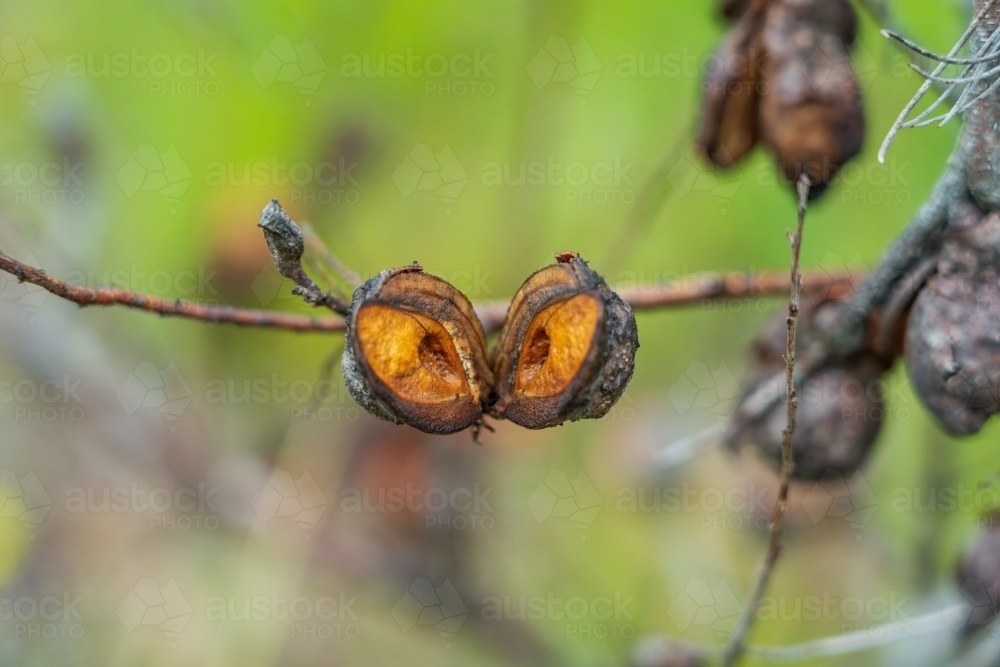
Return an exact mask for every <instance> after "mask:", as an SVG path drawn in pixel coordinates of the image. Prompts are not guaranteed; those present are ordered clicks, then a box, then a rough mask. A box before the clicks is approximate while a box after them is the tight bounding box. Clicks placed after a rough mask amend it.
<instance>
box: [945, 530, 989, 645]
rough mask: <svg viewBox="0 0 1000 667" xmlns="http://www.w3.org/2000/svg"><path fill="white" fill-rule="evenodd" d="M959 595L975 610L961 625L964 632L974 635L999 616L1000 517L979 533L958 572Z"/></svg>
mask: <svg viewBox="0 0 1000 667" xmlns="http://www.w3.org/2000/svg"><path fill="white" fill-rule="evenodd" d="M955 579H956V581H957V583H958V588H959V595H960V596H961V597H962V598H964V600H963V601H964V602H965V603H967V604H969V605H970V606H971V607H972V608H971V609H970V610H969V615H968V617H966V618H965V619H964V622H963V623H962V628H961V629H962V633H963V634H964V635H971V634H972V633H974V632H975V631H976V630H980V629H982V628H984V627H986V626H988V625H990V623H992V622H993V621H994V619H996V617H997V611H998V594H1000V517H998V516H996V515H994V516H992V517H990V519H989V526H988V527H987V528H986V529H985V530H980V531H979V533H977V534H976V537H975V539H974V540H973V542H972V545H971V546H970V548H969V549H968V551H967V552H966V554H965V556H964V557H963V558H962V560H961V561H960V562H959V564H958V567H957V568H956V570H955Z"/></svg>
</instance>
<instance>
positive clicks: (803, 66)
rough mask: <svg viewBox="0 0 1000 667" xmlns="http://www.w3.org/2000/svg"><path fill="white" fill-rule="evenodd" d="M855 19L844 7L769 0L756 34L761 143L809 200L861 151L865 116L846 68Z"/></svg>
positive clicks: (817, 0)
mask: <svg viewBox="0 0 1000 667" xmlns="http://www.w3.org/2000/svg"><path fill="white" fill-rule="evenodd" d="M856 25H857V17H856V15H855V13H854V9H853V8H852V7H851V5H850V3H848V2H847V1H846V0H774V1H773V2H771V3H770V5H769V8H768V12H767V18H766V20H765V23H764V27H763V30H762V33H761V41H762V45H763V48H764V51H765V52H766V53H767V60H766V63H765V68H764V69H765V73H764V77H765V80H766V82H767V93H766V94H764V95H762V96H761V102H760V113H759V122H760V135H761V140H762V141H763V142H764V144H766V145H767V146H768V147H769V148H770V149H771V151H772V152H773V153H774V154H775V157H776V159H777V161H778V167H779V169H780V170H781V172H782V173H783V174H784V176H785V178H787V179H788V180H789V181H790V182H792V183H795V182H797V181H798V180H799V177H800V176H801V175H802V174H807V175H808V176H809V178H810V180H811V181H812V184H813V187H812V189H811V191H810V195H811V196H813V197H815V196H816V195H818V194H819V193H821V192H822V191H823V189H824V188H825V187H826V186H827V185H829V183H830V182H831V181H832V180H833V178H834V176H835V175H836V173H837V171H838V170H839V169H840V167H841V166H842V165H843V164H844V163H845V162H847V161H848V160H849V159H851V158H852V157H854V156H855V155H857V154H858V152H859V151H860V150H861V146H862V143H863V141H864V135H865V117H864V112H863V110H862V107H861V92H860V89H859V87H858V80H857V78H856V77H855V75H854V70H853V68H852V67H851V56H850V52H849V49H850V46H851V44H852V43H853V42H854V37H855V31H856Z"/></svg>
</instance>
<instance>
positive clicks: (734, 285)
mask: <svg viewBox="0 0 1000 667" xmlns="http://www.w3.org/2000/svg"><path fill="white" fill-rule="evenodd" d="M0 271H4V272H6V273H9V274H11V275H12V276H14V277H15V278H17V279H18V281H19V282H22V283H31V284H32V285H38V286H39V287H41V288H42V289H44V290H46V291H47V292H50V293H52V294H54V295H56V296H58V297H60V298H62V299H66V300H67V301H72V302H73V303H75V304H77V305H80V306H125V307H126V308H135V309H137V310H145V311H148V312H152V313H158V314H160V315H168V316H174V317H185V318H188V319H192V320H199V321H203V322H212V323H217V322H221V323H227V324H236V325H240V326H254V327H270V328H273V329H288V330H289V331H314V332H322V333H332V332H338V331H344V326H345V325H344V320H343V318H340V317H307V316H304V315H296V314H292V313H280V312H274V311H267V310H253V309H246V308H235V307H232V306H207V305H204V304H199V303H194V302H191V301H184V300H182V299H163V298H160V297H156V296H151V295H149V294H139V293H136V292H130V291H129V290H125V289H120V288H117V287H99V288H96V289H93V288H87V287H77V286H76V285H70V284H69V283H66V282H63V281H62V280H59V279H58V278H53V277H52V276H50V275H48V274H47V273H45V271H43V270H41V269H38V268H36V267H33V266H29V265H27V264H24V263H22V262H19V261H17V260H16V259H14V258H13V257H11V256H9V255H5V254H4V253H2V252H0ZM857 277H858V275H857V274H850V273H842V274H829V273H826V272H825V271H818V272H816V273H813V274H809V275H806V276H803V285H804V286H807V287H808V288H816V289H820V288H828V289H830V290H831V291H833V292H836V291H838V290H840V291H844V290H849V289H850V288H849V286H850V284H851V283H852V281H853V280H855V279H857ZM788 287H789V282H788V277H787V276H779V275H775V274H771V273H761V274H758V275H753V276H747V275H746V274H741V273H733V274H721V275H720V274H704V275H702V276H696V277H695V278H691V279H684V280H677V281H671V282H666V283H662V284H660V285H656V286H653V287H642V288H634V289H633V288H630V289H623V290H620V291H619V294H621V296H622V298H623V299H625V301H627V302H628V303H629V304H631V305H632V307H633V308H634V309H636V310H641V311H645V310H655V309H658V308H670V307H678V306H686V305H690V304H697V303H704V302H719V301H728V300H732V299H767V298H771V297H775V296H779V295H781V294H784V293H786V292H787V291H788ZM476 312H477V313H478V314H479V318H480V319H481V320H482V322H483V326H484V328H485V329H486V330H487V331H497V330H498V329H499V328H500V327H501V326H503V321H504V318H505V317H506V316H507V302H506V301H502V302H500V301H498V302H488V303H480V304H477V306H476Z"/></svg>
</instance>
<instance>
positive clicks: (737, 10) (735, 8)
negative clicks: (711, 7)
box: [719, 0, 753, 21]
mask: <svg viewBox="0 0 1000 667" xmlns="http://www.w3.org/2000/svg"><path fill="white" fill-rule="evenodd" d="M752 2H753V0H719V13H720V14H722V15H723V16H724V17H726V18H727V19H729V20H730V21H735V20H736V19H738V18H739V17H741V16H743V15H744V14H745V13H746V11H747V9H749V8H750V4H751V3H752Z"/></svg>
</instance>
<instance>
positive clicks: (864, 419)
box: [726, 299, 891, 480]
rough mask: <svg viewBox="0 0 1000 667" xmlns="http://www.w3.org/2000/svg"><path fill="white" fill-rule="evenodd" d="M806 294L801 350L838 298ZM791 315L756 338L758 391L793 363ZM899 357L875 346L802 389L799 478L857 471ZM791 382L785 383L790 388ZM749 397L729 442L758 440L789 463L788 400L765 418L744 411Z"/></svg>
mask: <svg viewBox="0 0 1000 667" xmlns="http://www.w3.org/2000/svg"><path fill="white" fill-rule="evenodd" d="M813 303H817V305H816V306H813V305H812V303H810V299H805V300H804V301H803V304H802V308H801V310H800V314H799V328H798V336H797V345H796V349H797V350H802V349H804V348H805V347H806V346H807V345H808V343H809V339H810V337H811V336H814V335H816V334H815V333H814V331H815V329H814V327H813V322H815V321H816V320H817V319H819V318H825V317H832V316H834V313H835V309H837V308H839V307H842V306H841V303H840V302H837V301H822V302H819V301H813ZM786 347H787V324H786V315H785V314H784V313H780V314H778V315H776V316H775V317H774V318H772V320H771V321H770V322H769V323H768V325H767V326H766V327H765V328H764V330H763V331H762V332H761V334H760V336H759V337H758V338H757V340H756V341H755V343H754V353H755V363H754V367H753V370H752V372H751V377H750V382H749V384H750V389H749V390H748V391H747V392H745V394H744V396H749V395H750V394H752V393H753V389H754V388H756V387H757V386H758V385H759V384H760V383H762V382H765V381H767V380H768V378H770V377H772V376H773V375H774V374H776V373H780V372H782V370H783V369H784V368H785V361H784V358H783V355H784V353H785V349H786ZM890 364H891V359H887V358H885V357H883V356H881V355H876V354H874V353H871V352H862V353H859V354H855V355H853V356H851V357H849V358H847V359H843V360H839V361H837V362H835V363H830V364H827V365H825V366H823V367H821V368H819V369H816V370H814V371H812V372H811V373H810V374H809V375H808V376H807V377H806V378H805V379H804V380H803V381H802V386H801V388H800V389H799V392H798V394H799V407H798V416H797V419H796V422H797V423H796V429H795V436H794V438H793V440H792V452H793V458H794V461H795V471H794V475H795V477H796V478H797V479H806V480H816V479H820V478H821V477H823V476H824V475H825V474H827V473H828V472H830V471H832V472H836V473H838V474H840V475H843V476H846V475H849V474H850V473H852V472H854V471H855V470H857V469H858V468H859V467H860V466H861V465H862V464H863V463H864V461H865V459H866V458H867V456H868V453H869V452H870V451H871V448H872V444H873V443H874V442H875V439H876V437H877V436H878V433H879V431H880V429H881V427H882V421H883V418H884V416H885V400H884V396H883V393H882V386H881V379H880V378H881V376H882V373H884V372H885V370H886V369H887V368H888V367H889V365H890ZM783 390H784V385H782V391H783ZM744 407H745V406H744V404H743V403H742V402H741V403H740V404H739V405H738V406H737V408H736V412H735V414H734V415H733V419H732V421H731V425H730V429H729V432H728V433H727V434H726V442H727V444H729V446H730V447H732V448H737V447H740V446H742V445H744V444H752V445H754V446H755V447H756V448H757V451H758V452H759V453H760V454H761V455H762V456H763V457H764V458H765V459H766V460H768V461H769V462H770V463H772V464H774V465H775V466H778V465H780V463H781V442H782V431H783V429H784V428H785V425H786V409H785V402H784V401H778V402H776V403H775V405H773V406H772V407H771V409H770V410H768V411H767V412H766V413H764V415H762V416H761V417H760V418H758V419H749V418H747V417H746V416H745V415H744V412H743V410H744Z"/></svg>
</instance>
